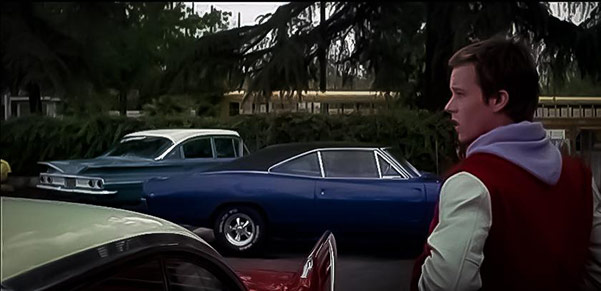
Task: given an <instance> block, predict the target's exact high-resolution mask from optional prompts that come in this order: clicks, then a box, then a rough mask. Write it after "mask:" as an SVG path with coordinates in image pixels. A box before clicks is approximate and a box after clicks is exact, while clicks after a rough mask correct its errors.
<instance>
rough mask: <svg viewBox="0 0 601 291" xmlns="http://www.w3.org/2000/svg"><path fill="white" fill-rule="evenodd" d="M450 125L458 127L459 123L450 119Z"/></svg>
mask: <svg viewBox="0 0 601 291" xmlns="http://www.w3.org/2000/svg"><path fill="white" fill-rule="evenodd" d="M451 124H453V126H454V127H457V126H458V125H459V122H457V120H454V119H451Z"/></svg>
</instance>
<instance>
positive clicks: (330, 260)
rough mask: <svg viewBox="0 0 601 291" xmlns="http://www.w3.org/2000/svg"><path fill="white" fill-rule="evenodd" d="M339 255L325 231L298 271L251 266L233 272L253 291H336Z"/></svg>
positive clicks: (330, 235)
mask: <svg viewBox="0 0 601 291" xmlns="http://www.w3.org/2000/svg"><path fill="white" fill-rule="evenodd" d="M337 256H338V252H337V250H336V239H335V238H334V235H333V234H331V232H329V231H326V232H325V233H324V234H323V235H322V236H321V238H320V239H319V241H318V242H317V244H316V245H315V246H314V247H313V250H311V253H310V254H309V256H308V257H307V258H306V259H305V260H304V262H303V263H302V264H301V265H300V266H299V268H298V269H297V271H296V272H293V271H272V270H266V269H260V268H253V267H252V266H238V267H234V270H235V272H236V273H237V274H238V276H239V277H240V279H241V280H242V282H243V283H244V285H245V286H246V288H248V290H251V291H276V290H277V291H284V290H286V291H334V282H335V273H336V272H335V270H336V259H337ZM288 270H290V268H288Z"/></svg>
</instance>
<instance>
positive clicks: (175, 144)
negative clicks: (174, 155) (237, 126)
mask: <svg viewBox="0 0 601 291" xmlns="http://www.w3.org/2000/svg"><path fill="white" fill-rule="evenodd" d="M236 133H237V132H236ZM237 134H238V135H233V134H232V135H228V134H225V135H212V134H195V135H191V136H189V137H187V138H185V139H183V140H181V141H180V142H178V143H173V145H172V146H170V147H169V148H167V149H166V150H165V151H164V152H163V153H162V154H160V155H159V156H158V157H156V158H154V160H155V161H160V160H162V159H164V158H165V156H166V155H167V154H168V153H170V152H171V150H173V149H174V148H175V147H177V146H179V145H181V144H183V143H185V142H187V141H189V140H190V139H193V138H197V137H206V138H210V139H211V140H213V137H231V138H238V139H239V140H240V141H242V137H240V134H239V133H237ZM171 141H173V140H171ZM211 146H212V147H213V142H211ZM212 150H215V148H214V147H213V149H212ZM213 156H215V155H214V154H213Z"/></svg>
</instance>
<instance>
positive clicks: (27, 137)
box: [0, 109, 456, 175]
mask: <svg viewBox="0 0 601 291" xmlns="http://www.w3.org/2000/svg"><path fill="white" fill-rule="evenodd" d="M0 126H1V129H2V130H1V134H0V155H1V157H2V159H5V160H7V161H8V162H9V163H10V164H11V167H12V169H13V175H37V173H38V172H39V170H40V167H39V166H37V165H36V164H37V162H38V161H49V160H61V159H80V158H92V157H96V156H98V155H100V154H102V153H104V152H106V151H107V150H108V149H109V148H110V147H111V146H112V145H113V144H115V143H117V142H118V141H119V139H120V138H121V137H122V136H124V135H125V134H127V133H130V132H134V131H139V130H146V129H159V128H223V129H233V130H236V131H238V132H239V133H240V135H241V136H242V138H243V139H244V141H245V143H246V144H247V146H248V148H249V149H250V151H251V152H252V151H255V150H257V149H260V148H263V147H265V146H267V145H271V144H277V143H286V142H297V141H357V142H370V143H380V144H384V145H389V146H392V147H395V148H397V149H398V150H400V152H401V153H402V154H403V155H404V156H405V157H406V158H407V159H408V160H409V161H410V162H411V163H413V164H414V165H415V166H416V167H417V168H419V169H422V170H426V171H432V172H436V170H437V167H436V154H437V150H438V162H439V164H440V167H439V172H441V171H442V170H444V168H445V166H447V165H449V164H450V163H452V162H453V161H454V157H455V150H454V149H455V144H456V138H455V136H454V135H453V133H452V132H453V131H452V126H451V124H450V123H449V122H448V119H447V118H445V117H444V116H443V115H442V113H436V114H433V113H430V112H428V111H425V110H424V111H422V110H409V109H397V110H395V111H394V112H386V113H382V114H378V115H360V114H351V115H319V114H317V115H314V114H306V113H283V114H278V115H274V114H259V115H239V116H234V117H230V118H227V119H217V118H207V117H194V116H181V115H180V116H153V117H142V118H138V119H135V118H127V117H121V116H107V115H97V116H89V117H87V118H82V117H68V116H65V117H61V118H52V117H45V116H27V117H22V118H17V119H11V120H8V121H3V122H2V123H0Z"/></svg>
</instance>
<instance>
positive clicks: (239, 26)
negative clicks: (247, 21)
mask: <svg viewBox="0 0 601 291" xmlns="http://www.w3.org/2000/svg"><path fill="white" fill-rule="evenodd" d="M238 28H240V12H238Z"/></svg>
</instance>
